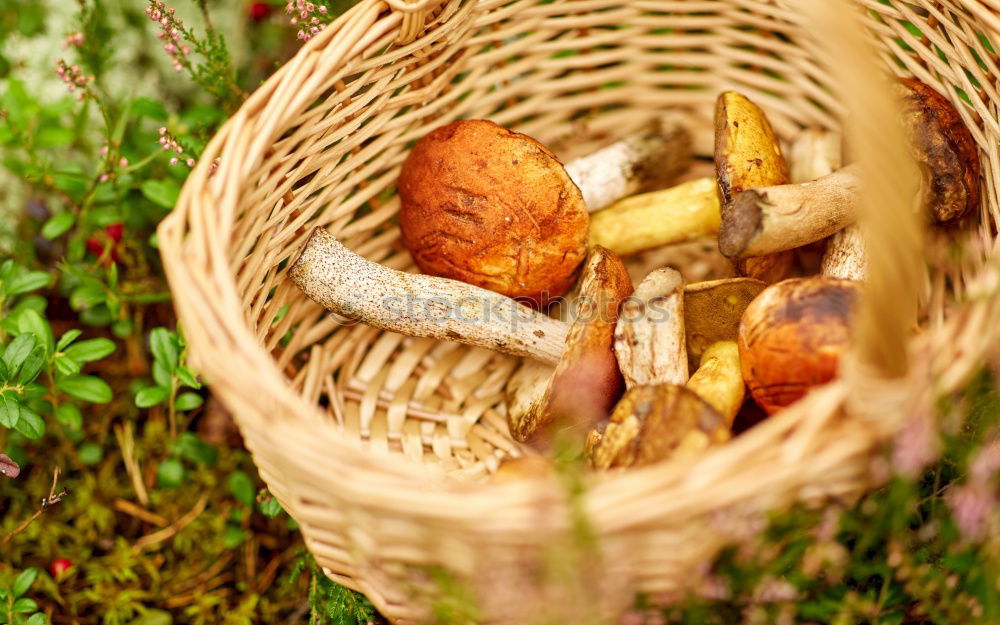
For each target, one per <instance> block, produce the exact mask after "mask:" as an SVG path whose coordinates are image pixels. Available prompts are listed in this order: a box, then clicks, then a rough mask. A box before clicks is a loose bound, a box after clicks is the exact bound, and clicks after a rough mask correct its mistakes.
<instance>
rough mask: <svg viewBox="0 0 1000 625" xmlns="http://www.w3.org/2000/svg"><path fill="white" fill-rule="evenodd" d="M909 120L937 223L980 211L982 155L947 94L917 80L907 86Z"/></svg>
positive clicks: (905, 82)
mask: <svg viewBox="0 0 1000 625" xmlns="http://www.w3.org/2000/svg"><path fill="white" fill-rule="evenodd" d="M901 83H902V85H903V87H904V88H905V92H904V97H903V101H904V108H903V112H904V121H905V124H904V125H905V127H906V129H907V130H908V131H909V137H910V145H911V148H912V151H913V156H914V158H916V160H917V163H919V164H920V168H921V169H922V170H923V173H924V177H923V179H924V189H923V193H924V202H923V203H924V207H925V208H926V210H927V215H928V217H930V219H932V220H933V221H935V222H937V223H946V222H951V221H955V220H958V219H961V218H962V217H964V216H966V215H968V214H969V213H971V212H973V211H974V210H975V209H976V208H977V207H978V206H979V173H980V163H979V150H978V148H977V147H976V142H975V139H973V137H972V133H971V132H969V128H968V127H967V126H966V125H965V123H964V122H963V121H962V117H961V115H960V114H959V112H958V111H957V110H956V109H955V107H954V106H953V105H952V104H951V102H949V101H948V100H947V99H946V98H945V97H944V96H943V95H941V94H940V93H939V92H937V91H935V90H934V89H933V88H931V87H930V86H929V85H927V84H925V83H922V82H920V81H919V80H917V79H915V78H904V79H902V81H901Z"/></svg>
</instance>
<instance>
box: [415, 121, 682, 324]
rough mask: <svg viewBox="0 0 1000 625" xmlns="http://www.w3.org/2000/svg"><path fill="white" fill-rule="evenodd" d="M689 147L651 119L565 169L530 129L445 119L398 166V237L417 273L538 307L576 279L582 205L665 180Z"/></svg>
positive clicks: (677, 131) (583, 234)
mask: <svg viewBox="0 0 1000 625" xmlns="http://www.w3.org/2000/svg"><path fill="white" fill-rule="evenodd" d="M689 151H690V138H689V136H688V134H687V133H686V131H684V130H683V129H681V128H679V127H678V126H676V125H669V126H664V127H660V126H656V127H655V128H653V129H650V128H647V129H644V130H643V131H641V132H639V133H637V134H635V135H632V136H629V137H626V138H625V139H623V140H621V141H619V142H617V143H615V144H612V145H611V146H608V147H607V148H604V149H603V150H599V151H598V152H597V153H595V154H593V155H591V156H589V157H584V158H583V159H580V160H578V161H574V162H572V163H570V164H569V165H567V166H566V168H564V167H563V165H562V163H560V162H559V160H558V159H557V158H556V157H555V155H554V154H552V152H550V151H549V150H548V149H547V148H546V147H545V146H543V145H542V144H541V143H539V142H538V141H536V140H535V139H532V138H531V137H529V136H527V135H524V134H521V133H517V132H514V131H512V130H509V129H507V128H504V127H503V126H500V125H498V124H496V123H494V122H491V121H486V120H460V121H456V122H452V123H450V124H448V125H446V126H442V127H441V128H438V129H436V130H434V131H433V132H431V133H430V134H428V135H427V136H425V137H424V138H422V139H421V140H420V141H418V142H417V144H416V145H414V146H413V149H411V150H410V153H409V155H408V156H407V158H406V161H405V162H404V163H403V168H402V171H401V173H400V176H399V197H400V200H401V207H400V213H399V223H400V229H401V231H402V235H403V243H404V245H405V246H406V248H407V249H408V250H409V251H410V253H411V254H412V255H413V258H414V260H415V261H416V263H417V265H418V266H419V267H420V270H421V271H423V272H424V273H427V274H431V275H436V276H442V277H447V278H453V279H456V280H461V281H463V282H467V283H469V284H474V285H476V286H481V287H483V288H487V289H489V290H491V291H495V292H497V293H501V294H503V295H508V296H510V297H514V298H517V299H520V300H524V301H525V302H526V303H529V304H532V305H535V306H545V305H546V304H547V303H548V302H549V301H550V300H551V299H553V298H555V297H559V296H560V295H563V294H564V293H566V292H567V291H568V290H569V289H570V288H571V287H572V285H573V283H574V282H575V278H576V272H577V270H578V269H579V266H580V263H581V261H582V260H583V258H584V256H585V254H586V249H587V227H588V223H589V218H588V202H591V205H590V206H589V210H597V208H600V207H603V206H605V205H607V204H609V203H610V202H612V201H614V200H616V199H618V198H619V197H621V196H622V195H623V194H628V193H634V192H635V191H637V190H639V189H643V188H646V186H647V185H650V184H659V183H662V181H663V180H665V179H666V178H668V177H670V176H672V175H674V174H676V173H677V172H678V171H679V170H680V169H681V168H682V167H683V166H685V165H686V161H687V159H686V156H687V154H688V153H689ZM574 176H575V177H574Z"/></svg>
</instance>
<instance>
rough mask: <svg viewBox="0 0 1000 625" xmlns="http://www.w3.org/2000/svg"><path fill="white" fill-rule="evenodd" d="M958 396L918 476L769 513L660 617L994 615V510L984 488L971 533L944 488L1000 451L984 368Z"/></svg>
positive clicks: (776, 619) (818, 619)
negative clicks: (980, 526) (980, 522)
mask: <svg viewBox="0 0 1000 625" xmlns="http://www.w3.org/2000/svg"><path fill="white" fill-rule="evenodd" d="M962 403H963V404H964V405H965V406H966V409H965V412H964V415H965V418H964V420H963V419H961V418H960V417H961V415H959V418H958V420H957V421H952V423H951V424H949V423H948V421H949V418H952V419H954V418H955V417H954V416H953V415H952V416H951V417H949V415H944V416H943V417H942V419H943V420H944V421H945V424H944V425H945V427H944V429H943V431H942V432H941V439H942V440H941V441H940V442H941V450H942V452H941V455H940V457H939V459H938V460H937V461H936V462H935V463H933V464H932V465H931V466H929V467H927V469H926V470H925V471H923V472H922V473H921V474H920V475H919V476H918V477H917V478H907V477H905V476H903V475H896V476H895V477H892V478H891V479H890V480H889V482H888V483H887V484H886V485H885V486H884V487H883V488H881V489H880V490H878V491H875V492H873V493H871V494H869V495H867V496H865V497H863V498H862V499H861V500H860V501H859V502H857V503H856V504H855V505H853V506H850V507H847V508H844V509H836V508H828V509H826V510H815V509H809V508H805V507H801V506H800V507H797V508H795V509H793V510H792V511H790V512H788V513H784V514H780V515H775V516H772V517H771V518H770V519H769V520H768V523H767V525H766V529H765V530H764V531H762V532H761V533H760V534H758V535H757V536H755V537H753V538H751V539H750V540H749V541H748V542H746V543H745V544H741V545H738V546H735V547H732V548H730V549H728V550H727V551H725V552H724V553H723V554H722V556H721V557H720V558H719V559H718V561H717V562H716V563H715V565H714V566H713V568H712V571H711V573H710V574H709V575H708V576H706V578H705V579H704V580H703V583H702V584H701V585H700V587H699V588H698V589H697V591H696V593H695V594H694V595H693V596H692V597H691V598H690V599H689V600H688V601H687V602H686V603H683V604H681V605H680V606H679V607H677V608H676V609H672V610H669V611H668V612H667V614H666V617H667V622H669V623H678V624H681V623H683V624H688V623H692V624H693V623H699V624H700V623H707V624H711V623H719V624H722V623H733V622H740V621H742V622H753V623H830V624H831V625H849V624H853V623H871V624H873V625H874V624H884V625H899V624H901V623H925V622H933V623H941V624H945V623H970V624H971V623H983V624H986V623H997V622H1000V594H998V590H997V586H996V583H997V579H1000V576H998V575H1000V549H998V545H1000V509H998V508H997V506H996V500H995V499H991V498H990V497H989V496H987V497H985V499H984V502H983V503H985V504H987V505H989V502H990V501H992V506H993V509H992V511H991V512H989V513H987V515H986V522H987V523H988V524H990V525H989V527H990V528H992V529H990V530H988V531H987V532H986V533H985V534H983V535H980V536H971V535H969V534H968V530H966V531H965V532H963V530H962V526H961V525H960V524H959V523H958V522H957V520H958V519H959V518H960V517H959V516H956V513H957V514H958V515H961V514H962V512H961V511H960V510H956V508H955V506H954V505H952V502H953V500H952V499H950V497H951V495H952V494H953V493H955V492H956V491H957V490H958V489H960V488H962V487H963V486H964V485H966V483H967V482H968V481H969V480H970V479H971V478H970V475H971V474H973V473H975V469H972V468H971V467H972V466H973V463H975V461H976V459H977V458H979V457H980V456H981V454H983V453H984V450H986V451H985V453H996V452H997V450H998V448H997V447H996V445H998V443H1000V439H997V435H998V433H1000V430H998V427H1000V396H998V394H997V391H996V389H995V387H994V382H993V379H992V378H991V377H990V376H989V375H983V376H981V377H980V379H979V380H978V382H977V383H976V384H974V385H973V386H972V388H970V390H969V391H968V393H967V396H966V397H965V398H964V400H963V402H962ZM909 444H912V443H907V442H906V441H904V440H901V441H900V442H898V443H897V446H896V448H895V449H893V450H892V453H893V454H894V455H897V456H898V455H899V454H907V453H911V452H912V451H913V450H911V449H907V448H906V447H907V445H909ZM990 450H992V451H990ZM997 477H998V476H997V475H996V474H994V476H993V477H992V478H991V479H992V482H991V484H992V488H993V491H994V493H993V494H994V495H996V494H997V492H996V491H997V490H1000V480H998V479H997ZM990 515H992V516H990ZM990 519H992V520H990Z"/></svg>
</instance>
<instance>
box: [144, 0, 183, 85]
mask: <svg viewBox="0 0 1000 625" xmlns="http://www.w3.org/2000/svg"><path fill="white" fill-rule="evenodd" d="M146 15H148V16H149V19H150V20H152V21H154V22H156V23H157V24H159V26H160V32H158V33H156V37H157V39H159V40H160V41H162V42H163V51H164V52H166V53H167V56H169V57H170V64H171V65H172V66H173V68H174V70H175V71H178V72H179V71H181V70H183V69H184V61H183V58H184V57H185V56H187V55H189V54H191V48H190V47H188V46H187V45H185V44H184V43H182V41H181V36H182V35H183V34H184V32H183V29H184V22H183V20H181V18H179V17H175V16H174V10H173V9H172V8H169V9H168V8H167V7H166V5H165V4H164V3H163V2H162V1H161V0H149V5H148V6H147V7H146Z"/></svg>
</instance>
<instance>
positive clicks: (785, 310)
mask: <svg viewBox="0 0 1000 625" xmlns="http://www.w3.org/2000/svg"><path fill="white" fill-rule="evenodd" d="M859 289H860V285H859V283H857V282H854V281H852V280H837V279H832V278H824V277H812V278H793V279H790V280H785V281H783V282H779V283H777V284H772V285H771V286H769V287H767V288H766V289H764V291H762V292H761V294H760V295H759V296H758V297H757V298H756V299H755V300H754V301H753V302H751V303H750V305H749V306H748V307H747V309H746V312H744V314H743V321H742V323H741V324H740V330H739V341H738V344H739V351H740V363H741V367H742V369H743V379H744V381H745V382H746V385H747V387H748V388H749V389H750V394H751V395H752V396H753V398H754V400H755V401H756V402H757V403H758V404H759V405H760V407H761V408H763V409H764V410H765V411H766V412H767V413H768V414H773V413H774V412H776V411H777V410H779V409H781V408H783V407H784V406H787V405H789V404H791V403H793V402H795V401H796V400H798V399H799V398H800V397H802V396H803V395H805V394H806V393H807V392H808V391H809V390H810V389H812V388H814V387H816V386H820V385H822V384H826V383H827V382H829V381H830V380H832V379H833V378H834V377H835V376H836V374H837V363H838V361H839V359H840V356H841V354H843V352H844V351H845V350H846V349H847V347H848V344H849V342H850V321H851V314H852V310H853V307H854V304H855V301H856V300H857V298H858V293H859Z"/></svg>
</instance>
